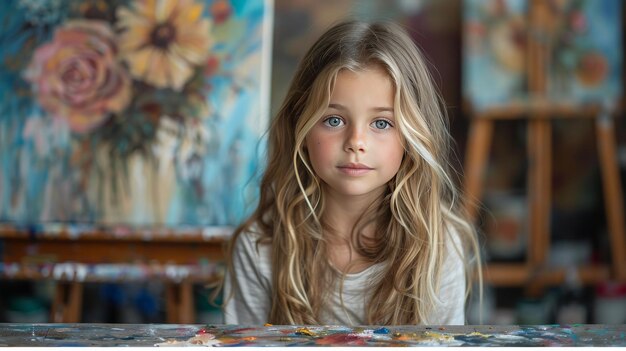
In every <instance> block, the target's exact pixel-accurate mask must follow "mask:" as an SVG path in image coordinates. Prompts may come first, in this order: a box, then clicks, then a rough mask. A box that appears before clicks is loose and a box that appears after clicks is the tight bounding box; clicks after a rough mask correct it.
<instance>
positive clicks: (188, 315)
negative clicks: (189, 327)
mask: <svg viewBox="0 0 626 351" xmlns="http://www.w3.org/2000/svg"><path fill="white" fill-rule="evenodd" d="M165 303H166V319H167V322H168V323H182V324H189V323H195V319H196V316H195V310H194V300H193V284H192V283H191V282H188V281H183V282H180V283H168V284H167V285H166V287H165Z"/></svg>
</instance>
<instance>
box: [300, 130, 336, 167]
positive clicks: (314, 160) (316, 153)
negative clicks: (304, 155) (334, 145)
mask: <svg viewBox="0 0 626 351" xmlns="http://www.w3.org/2000/svg"><path fill="white" fill-rule="evenodd" d="M326 139H327V138H324V136H323V135H319V133H315V132H311V134H310V135H309V136H308V137H307V138H306V147H307V152H308V153H309V160H311V164H312V166H313V168H314V169H315V170H316V171H317V168H318V167H319V166H321V165H323V164H325V163H327V162H328V161H329V160H330V158H331V150H330V149H331V145H330V144H331V143H330V142H329V141H328V140H326Z"/></svg>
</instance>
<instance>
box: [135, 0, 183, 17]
mask: <svg viewBox="0 0 626 351" xmlns="http://www.w3.org/2000/svg"><path fill="white" fill-rule="evenodd" d="M157 1H160V0H138V1H135V2H134V4H133V6H134V8H135V9H136V10H137V13H138V14H139V15H140V16H142V17H145V18H148V19H150V20H153V21H154V20H156V3H157ZM172 2H175V0H174V1H172Z"/></svg>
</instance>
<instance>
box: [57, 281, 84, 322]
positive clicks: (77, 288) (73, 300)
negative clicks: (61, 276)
mask: <svg viewBox="0 0 626 351" xmlns="http://www.w3.org/2000/svg"><path fill="white" fill-rule="evenodd" d="M82 305H83V284H82V283H81V282H76V281H72V282H62V281H58V282H57V284H56V287H55V291H54V297H53V300H52V311H51V319H52V322H53V323H79V322H80V318H81V314H82Z"/></svg>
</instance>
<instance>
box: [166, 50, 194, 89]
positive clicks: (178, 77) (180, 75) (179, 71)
mask: <svg viewBox="0 0 626 351" xmlns="http://www.w3.org/2000/svg"><path fill="white" fill-rule="evenodd" d="M167 61H168V65H167V66H168V67H169V68H170V73H171V84H172V87H173V88H174V90H177V91H180V90H182V88H183V86H184V85H185V83H187V81H188V80H189V78H191V75H192V74H193V69H191V67H190V66H189V65H188V64H187V63H186V62H185V61H184V60H181V59H179V58H177V57H176V56H175V55H167Z"/></svg>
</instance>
